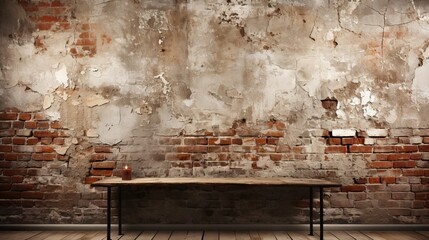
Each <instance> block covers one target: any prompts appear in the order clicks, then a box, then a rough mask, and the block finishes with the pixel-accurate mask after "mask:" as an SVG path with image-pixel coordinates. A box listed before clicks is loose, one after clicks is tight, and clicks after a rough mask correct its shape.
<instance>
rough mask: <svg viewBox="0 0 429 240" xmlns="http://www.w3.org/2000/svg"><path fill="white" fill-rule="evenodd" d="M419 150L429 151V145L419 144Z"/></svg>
mask: <svg viewBox="0 0 429 240" xmlns="http://www.w3.org/2000/svg"><path fill="white" fill-rule="evenodd" d="M418 147H419V152H429V145H419V146H418Z"/></svg>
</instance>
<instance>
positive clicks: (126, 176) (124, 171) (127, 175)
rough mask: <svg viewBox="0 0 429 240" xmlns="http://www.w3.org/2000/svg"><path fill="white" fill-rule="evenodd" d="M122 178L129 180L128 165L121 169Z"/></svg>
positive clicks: (129, 169)
mask: <svg viewBox="0 0 429 240" xmlns="http://www.w3.org/2000/svg"><path fill="white" fill-rule="evenodd" d="M122 180H131V168H129V167H128V165H125V167H124V168H123V169H122Z"/></svg>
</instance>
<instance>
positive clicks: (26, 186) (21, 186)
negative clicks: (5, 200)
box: [12, 183, 36, 191]
mask: <svg viewBox="0 0 429 240" xmlns="http://www.w3.org/2000/svg"><path fill="white" fill-rule="evenodd" d="M35 188H36V184H34V183H16V184H12V191H31V190H34V189H35Z"/></svg>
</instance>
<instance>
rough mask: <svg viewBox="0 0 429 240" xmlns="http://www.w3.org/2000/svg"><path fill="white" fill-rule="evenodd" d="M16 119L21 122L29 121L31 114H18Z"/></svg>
mask: <svg viewBox="0 0 429 240" xmlns="http://www.w3.org/2000/svg"><path fill="white" fill-rule="evenodd" d="M18 119H19V120H21V121H28V120H30V119H31V113H20V114H19V117H18Z"/></svg>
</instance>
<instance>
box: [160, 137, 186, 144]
mask: <svg viewBox="0 0 429 240" xmlns="http://www.w3.org/2000/svg"><path fill="white" fill-rule="evenodd" d="M158 143H159V144H161V145H179V144H181V143H182V139H181V138H177V137H172V138H170V137H163V138H159V140H158Z"/></svg>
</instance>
